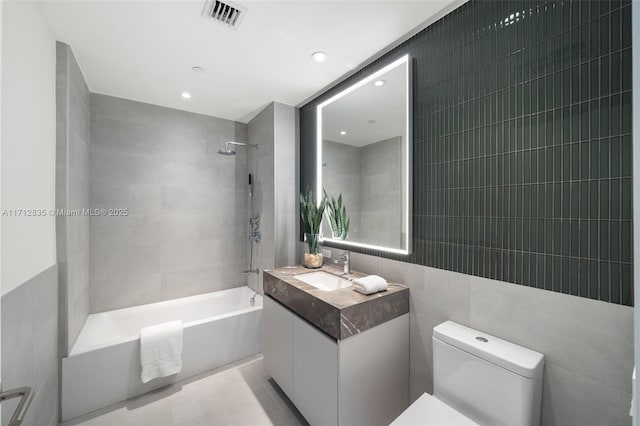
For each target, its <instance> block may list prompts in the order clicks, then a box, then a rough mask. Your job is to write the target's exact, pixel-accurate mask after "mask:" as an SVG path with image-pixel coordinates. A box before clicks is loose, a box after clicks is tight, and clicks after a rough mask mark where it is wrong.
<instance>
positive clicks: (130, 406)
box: [62, 356, 307, 426]
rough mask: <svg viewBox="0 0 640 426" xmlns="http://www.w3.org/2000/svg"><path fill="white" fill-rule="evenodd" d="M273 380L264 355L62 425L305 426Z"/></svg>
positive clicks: (304, 422)
mask: <svg viewBox="0 0 640 426" xmlns="http://www.w3.org/2000/svg"><path fill="white" fill-rule="evenodd" d="M306 424H307V422H306V421H305V420H304V418H303V417H302V415H300V413H299V412H298V411H297V410H296V408H295V407H294V406H293V404H291V402H290V401H289V400H288V399H287V397H286V396H285V395H284V394H283V393H282V391H281V390H280V389H279V388H278V387H277V385H276V384H275V383H274V382H273V380H272V379H270V378H269V376H268V375H267V372H266V371H265V369H264V364H263V360H262V356H257V357H252V358H248V359H245V360H243V361H240V362H238V363H235V364H233V365H231V366H227V367H225V368H220V369H217V370H212V371H209V372H207V373H204V374H202V375H199V376H196V377H192V378H190V379H187V380H183V381H181V382H178V383H175V384H173V385H171V386H168V387H165V388H162V389H158V390H156V391H154V392H150V393H148V394H145V395H142V396H139V397H137V398H133V399H130V400H127V401H124V402H121V403H118V404H114V405H112V406H109V407H107V408H103V409H102V410H98V411H95V412H93V413H90V414H88V415H86V416H83V417H79V418H77V419H74V420H71V421H69V422H66V423H63V424H62V426H80V425H86V426H165V425H167V426H168V425H172V426H173V425H176V426H178V425H180V426H227V425H246V426H262V425H278V426H289V425H292V426H297V425H306Z"/></svg>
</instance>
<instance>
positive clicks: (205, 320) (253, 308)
mask: <svg viewBox="0 0 640 426" xmlns="http://www.w3.org/2000/svg"><path fill="white" fill-rule="evenodd" d="M238 289H243V290H244V289H249V290H250V292H252V293H253V291H254V290H253V289H252V288H251V287H249V286H248V285H245V286H240V287H233V288H228V289H224V290H217V291H211V292H209V293H202V294H195V295H192V296H185V297H177V298H175V299H169V300H162V301H159V302H152V303H145V304H144V305H135V306H129V307H126V308H120V309H113V310H111V311H103V312H96V313H93V314H89V315H100V314H106V313H110V312H126V311H133V310H135V309H139V308H143V307H149V306H157V307H162V306H167V305H170V304H171V303H175V302H179V301H180V302H185V301H189V300H190V299H193V300H195V299H198V298H202V297H203V296H209V295H211V294H220V293H231V292H233V291H238ZM255 297H256V304H255V306H249V307H247V308H242V309H237V310H233V311H230V312H225V313H223V314H218V315H213V316H209V317H205V318H201V319H197V320H195V321H189V322H185V323H183V324H182V327H183V329H185V328H190V327H196V326H198V325H201V324H204V323H208V322H211V321H215V320H218V319H224V318H228V317H231V316H235V315H242V314H246V313H249V312H253V311H257V310H261V309H262V306H263V302H262V297H263V296H262V295H261V294H260V293H255ZM88 318H89V317H87V319H88ZM85 325H86V320H85V323H84V324H83V326H82V327H83V329H84V327H85ZM81 332H82V329H81ZM78 340H79V339H76V342H75V343H74V344H73V347H72V348H71V351H69V355H68V356H67V358H70V357H73V356H77V355H83V354H86V353H88V352H93V351H97V350H100V349H104V348H106V347H110V346H116V345H119V344H123V343H128V342H134V341H136V340H140V330H138V334H136V335H128V336H123V337H121V338H119V339H113V340H109V341H108V342H103V343H99V344H95V345H87V346H86V347H85V348H84V349H83V350H81V351H80V350H78V349H77V347H76V346H77V344H78Z"/></svg>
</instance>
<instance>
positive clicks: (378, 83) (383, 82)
mask: <svg viewBox="0 0 640 426" xmlns="http://www.w3.org/2000/svg"><path fill="white" fill-rule="evenodd" d="M385 83H386V81H384V80H376V81H374V82H373V85H374V86H376V87H380V86H384V84H385Z"/></svg>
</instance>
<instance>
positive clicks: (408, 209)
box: [316, 54, 413, 254]
mask: <svg viewBox="0 0 640 426" xmlns="http://www.w3.org/2000/svg"><path fill="white" fill-rule="evenodd" d="M402 64H406V66H407V80H406V81H407V87H406V93H407V105H406V118H407V119H406V123H405V132H406V133H405V134H406V143H407V149H406V154H405V158H404V160H405V161H406V171H405V176H404V178H405V179H406V181H407V185H406V187H405V188H404V194H403V195H404V199H405V201H404V206H403V208H404V211H403V220H404V226H403V228H402V231H404V233H405V235H406V237H405V241H404V244H403V247H401V248H393V247H384V246H377V245H373V244H364V243H358V242H354V241H344V240H336V239H333V238H323V241H327V242H331V243H333V244H336V245H338V246H347V247H358V248H363V249H372V250H379V251H383V252H388V253H397V254H409V253H411V240H412V235H411V231H412V221H413V217H412V213H413V173H412V171H413V162H412V158H413V155H412V151H413V129H412V125H411V123H412V119H413V90H412V87H413V78H412V75H413V72H412V66H411V57H410V56H409V54H406V55H404V56H402V57H400V58H399V59H397V60H395V61H393V62H391V63H390V64H388V65H386V66H384V67H383V68H381V69H379V70H378V71H376V72H374V73H373V74H370V75H369V76H367V77H365V78H363V79H362V80H360V81H358V82H356V83H355V84H353V85H351V86H349V87H347V88H346V89H344V90H343V91H341V92H340V93H338V94H336V95H334V96H332V97H330V98H329V99H327V100H326V101H324V102H322V103H320V104H319V105H318V107H317V109H316V198H317V203H318V205H319V204H320V201H321V200H322V192H323V191H322V108H324V107H326V106H327V105H329V104H331V103H333V102H335V101H337V100H338V99H340V98H342V97H343V96H346V95H348V94H349V93H351V92H353V91H354V90H356V89H358V88H359V87H362V86H364V85H365V84H367V83H370V82H372V81H374V80H376V79H377V78H379V77H380V76H382V75H383V74H385V73H386V72H387V71H390V70H392V69H394V68H396V67H398V66H400V65H402Z"/></svg>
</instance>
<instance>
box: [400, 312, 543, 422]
mask: <svg viewBox="0 0 640 426" xmlns="http://www.w3.org/2000/svg"><path fill="white" fill-rule="evenodd" d="M543 370H544V355H542V354H541V353H538V352H535V351H532V350H530V349H527V348H523V347H522V346H518V345H516V344H513V343H510V342H507V341H505V340H502V339H499V338H497V337H493V336H490V335H488V334H485V333H482V332H480V331H477V330H474V329H472V328H469V327H465V326H463V325H460V324H456V323H455V322H452V321H447V322H444V323H442V324H440V325H438V326H437V327H435V328H434V329H433V390H434V392H433V396H431V395H429V394H427V393H425V394H423V395H422V396H421V397H420V398H418V399H417V400H416V401H415V402H414V403H413V404H411V406H410V407H409V408H407V409H406V410H405V411H404V412H403V413H402V414H401V415H400V416H399V417H398V418H397V419H395V420H394V421H393V423H391V425H392V426H418V425H424V426H427V425H431V426H459V425H485V426H503V425H504V426H538V425H539V424H540V404H541V399H542V373H543Z"/></svg>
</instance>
